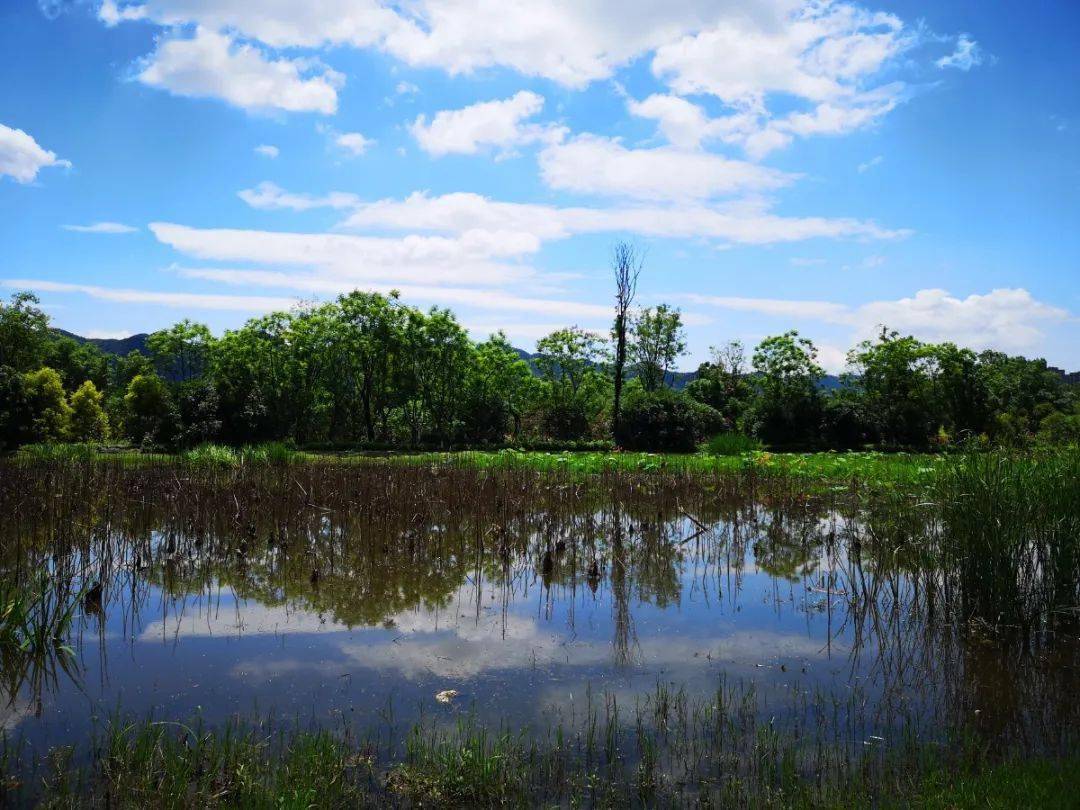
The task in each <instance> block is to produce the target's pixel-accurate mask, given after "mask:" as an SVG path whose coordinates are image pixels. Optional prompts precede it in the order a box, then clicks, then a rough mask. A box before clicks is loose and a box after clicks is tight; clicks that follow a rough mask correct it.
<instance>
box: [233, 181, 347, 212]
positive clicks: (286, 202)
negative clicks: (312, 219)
mask: <svg viewBox="0 0 1080 810" xmlns="http://www.w3.org/2000/svg"><path fill="white" fill-rule="evenodd" d="M237 196H239V197H240V199H241V200H243V201H244V202H246V203H247V204H248V205H250V206H251V207H252V208H258V209H260V210H263V211H276V210H289V211H310V210H311V209H313V208H354V207H356V206H357V205H360V198H359V197H357V196H356V195H355V194H346V193H345V192H340V191H335V192H331V193H330V194H326V195H324V196H322V197H313V196H311V195H310V194H290V193H289V192H287V191H285V190H284V189H283V188H281V187H280V186H277V185H275V184H274V183H271V182H268V181H267V182H263V183H259V185H257V186H256V187H255V188H247V189H244V190H243V191H240V192H238V194H237Z"/></svg>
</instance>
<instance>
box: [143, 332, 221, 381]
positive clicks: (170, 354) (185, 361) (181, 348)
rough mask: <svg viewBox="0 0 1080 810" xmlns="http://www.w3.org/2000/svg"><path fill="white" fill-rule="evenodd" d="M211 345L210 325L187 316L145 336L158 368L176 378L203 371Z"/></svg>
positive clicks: (179, 378) (184, 378)
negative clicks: (193, 320) (195, 321)
mask: <svg viewBox="0 0 1080 810" xmlns="http://www.w3.org/2000/svg"><path fill="white" fill-rule="evenodd" d="M213 346H214V337H213V335H211V334H210V330H209V328H207V327H206V326H204V325H203V324H201V323H193V322H192V321H189V320H187V319H186V318H185V319H184V320H182V321H180V323H178V324H175V325H173V326H171V327H169V328H168V329H162V330H160V331H157V332H154V333H153V334H152V335H150V336H149V337H148V338H147V339H146V348H147V350H148V351H149V352H150V356H151V357H152V358H153V360H154V363H155V364H156V365H157V368H158V372H159V373H160V374H163V375H165V376H166V377H168V378H170V379H173V380H176V381H177V382H187V381H188V380H191V379H194V378H195V377H198V376H200V375H202V374H203V373H204V372H205V370H206V366H207V363H208V360H209V356H210V352H211V351H212V350H213Z"/></svg>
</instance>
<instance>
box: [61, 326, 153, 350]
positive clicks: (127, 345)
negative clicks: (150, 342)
mask: <svg viewBox="0 0 1080 810" xmlns="http://www.w3.org/2000/svg"><path fill="white" fill-rule="evenodd" d="M53 331H54V332H56V334H58V335H62V336H64V337H66V338H71V339H72V340H74V341H75V342H76V343H90V344H91V345H94V346H97V347H98V348H99V349H101V350H102V351H103V352H105V354H118V355H125V354H128V353H129V352H141V353H142V354H149V352H147V350H146V339H147V338H148V337H150V335H148V334H146V333H145V332H140V333H139V334H137V335H131V336H130V337H126V338H85V337H83V336H82V335H76V334H73V333H72V332H66V331H64V330H63V329H53Z"/></svg>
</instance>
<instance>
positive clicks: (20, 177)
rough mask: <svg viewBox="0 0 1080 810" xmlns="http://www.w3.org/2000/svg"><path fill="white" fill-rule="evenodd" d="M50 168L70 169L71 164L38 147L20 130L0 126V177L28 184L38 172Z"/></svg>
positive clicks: (35, 142)
mask: <svg viewBox="0 0 1080 810" xmlns="http://www.w3.org/2000/svg"><path fill="white" fill-rule="evenodd" d="M50 166H62V167H64V168H71V162H70V161H67V160H62V159H61V158H58V157H57V156H56V153H55V152H50V151H49V150H48V149H44V148H43V147H41V146H39V145H38V142H37V141H35V140H34V139H33V138H32V137H31V136H30V135H28V134H27V133H25V132H23V131H22V130H21V129H12V128H11V127H8V126H4V125H3V124H0V177H3V176H4V175H6V176H8V177H11V178H12V179H14V180H15V182H16V183H30V182H33V181H34V179H35V178H37V175H38V172H39V171H41V170H42V169H45V168H48V167H50Z"/></svg>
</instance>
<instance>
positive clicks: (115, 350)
mask: <svg viewBox="0 0 1080 810" xmlns="http://www.w3.org/2000/svg"><path fill="white" fill-rule="evenodd" d="M55 331H56V332H57V333H58V334H61V335H63V336H64V337H69V338H71V339H72V340H75V341H78V342H79V343H91V344H93V345H94V346H97V347H98V348H99V349H101V350H102V351H103V352H105V353H106V354H118V355H124V354H128V353H129V352H142V353H143V354H146V353H147V351H146V339H147V338H148V337H150V336H149V335H147V334H145V333H139V334H137V335H131V336H130V337H126V338H86V337H82V336H81V335H76V334H73V333H71V332H65V331H64V330H63V329H56V330H55ZM514 351H516V352H517V353H518V356H519V357H520V358H521V359H522V360H524V361H525V362H526V363H528V364H529V368H531V369H532V370H533V373H534V374H536V373H539V372H538V369H537V367H536V358H538V357H539V356H540V355H539V354H537V353H536V352H527V351H525V350H524V349H514ZM1050 370H1051V371H1056V372H1057V373H1058V374H1060V375H1061V379H1062V380H1064V381H1065V382H1066V383H1068V384H1070V385H1077V384H1080V371H1072V372H1066V371H1064V370H1063V369H1060V368H1055V367H1054V366H1050ZM695 377H697V372H696V371H673V372H669V373H668V385H670V386H671V387H672V388H674V389H675V390H676V391H681V390H682V389H684V388H685V387H686V384H687V383H689V382H690V381H691V380H693V379H694V378H695ZM820 385H821V387H822V388H823V389H825V390H827V391H831V390H832V389H834V388H839V387H840V377H839V376H838V375H836V374H826V375H825V376H824V377H822V378H821V383H820Z"/></svg>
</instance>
